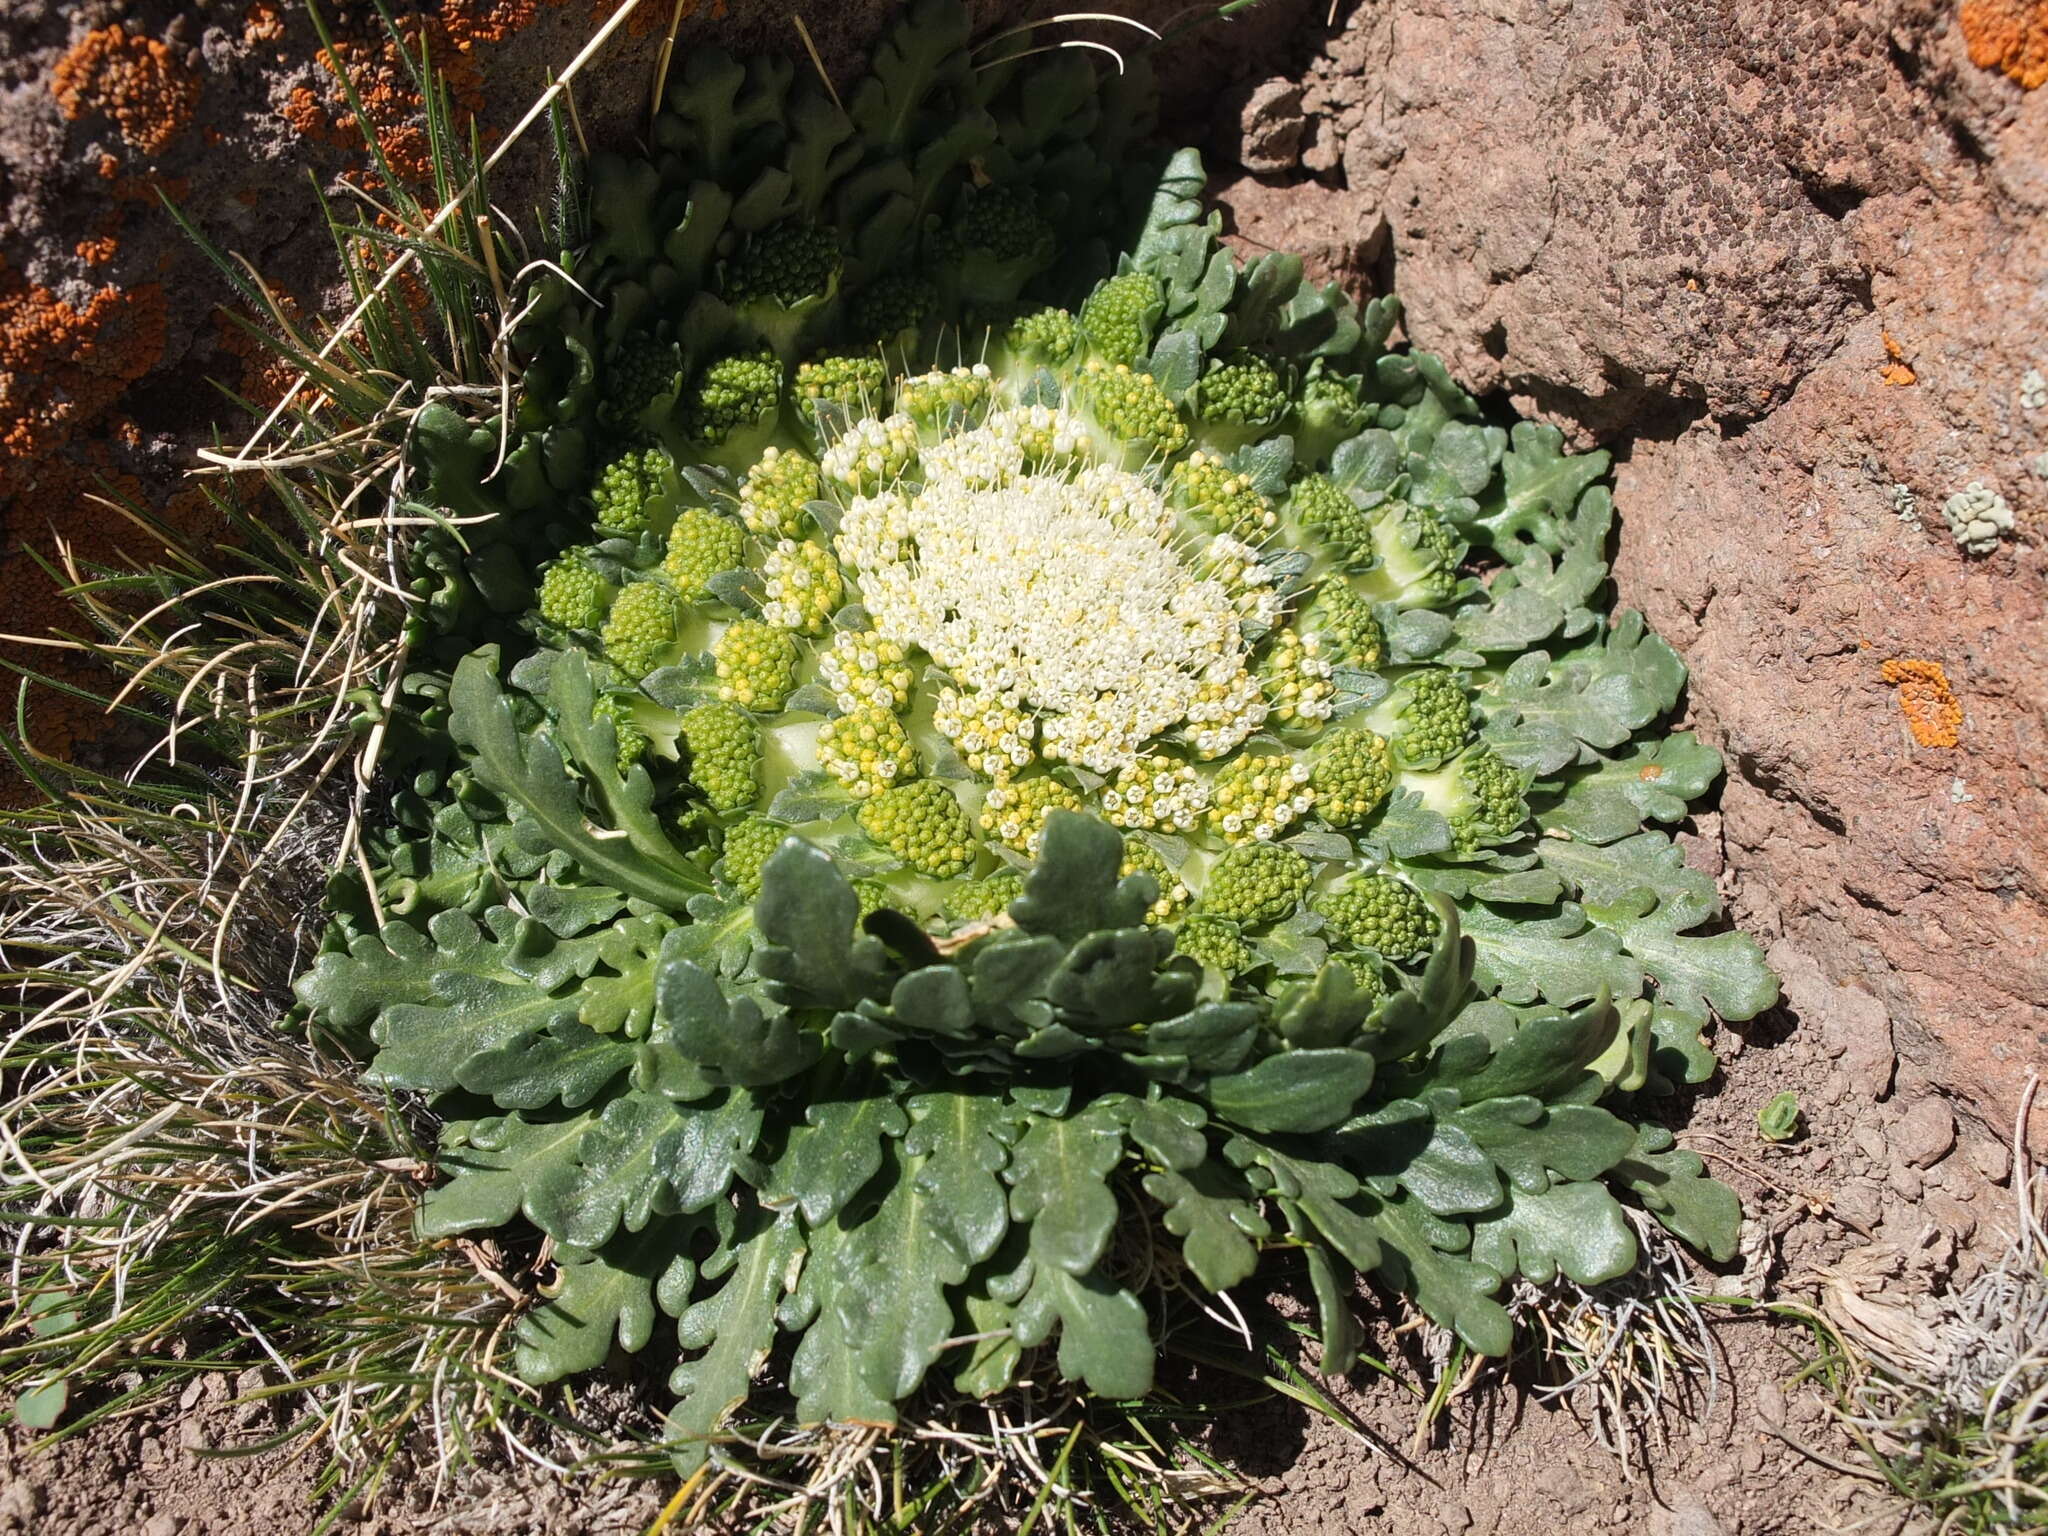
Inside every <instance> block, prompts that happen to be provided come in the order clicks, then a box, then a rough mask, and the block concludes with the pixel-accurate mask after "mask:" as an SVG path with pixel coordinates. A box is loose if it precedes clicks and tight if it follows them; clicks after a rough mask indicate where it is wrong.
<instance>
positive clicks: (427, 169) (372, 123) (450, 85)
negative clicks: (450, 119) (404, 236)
mask: <svg viewBox="0 0 2048 1536" xmlns="http://www.w3.org/2000/svg"><path fill="white" fill-rule="evenodd" d="M540 3H541V0H445V3H444V4H443V5H442V6H441V7H440V8H439V9H438V10H436V11H433V12H430V13H427V14H415V15H410V16H403V17H400V18H398V36H397V37H395V38H394V37H392V36H390V35H389V34H388V33H387V32H385V31H383V30H382V29H380V30H379V31H378V32H376V33H374V34H372V35H370V36H368V37H363V38H337V39H335V42H334V45H333V47H332V48H329V49H323V50H322V51H321V54H320V62H321V63H322V65H324V66H325V67H326V69H327V72H328V73H329V74H330V75H333V76H336V77H337V78H338V79H346V80H347V82H348V84H349V87H350V89H351V90H352V91H353V92H354V93H355V99H356V101H357V102H359V103H360V104H361V107H362V115H363V117H364V118H366V119H367V120H368V126H369V129H370V132H371V134H372V135H373V136H374V137H375V138H376V140H377V148H378V150H379V151H380V152H381V153H382V155H383V157H384V160H385V163H386V164H388V165H389V166H390V167H391V170H392V173H393V174H394V175H395V176H397V177H398V178H399V179H400V180H402V181H407V182H424V181H426V180H427V179H428V178H429V177H430V175H431V174H432V170H433V165H432V160H431V156H430V153H429V149H428V145H427V136H426V133H425V131H424V130H423V129H422V127H421V125H420V122H419V114H420V96H419V92H418V91H417V90H416V89H414V87H413V83H412V72H413V69H414V67H415V65H414V64H413V63H412V62H409V60H408V55H410V59H411V60H412V61H416V60H417V59H418V58H419V57H420V54H421V51H422V49H424V50H425V52H426V55H427V57H429V58H431V59H432V60H433V61H434V65H435V68H436V69H437V70H438V71H439V73H440V75H441V79H442V81H443V83H444V84H445V85H446V87H447V90H448V96H449V99H450V100H451V101H453V102H454V104H455V106H456V108H457V113H458V117H459V119H460V121H458V124H457V126H458V127H460V128H463V129H465V130H466V129H467V127H468V120H469V118H470V117H472V116H474V115H475V114H477V113H480V112H481V111H483V108H484V85H483V69H482V63H481V61H480V59H479V58H478V50H479V49H480V48H482V47H485V46H488V45H490V44H493V43H501V42H503V41H505V39H507V38H509V37H511V36H512V35H513V34H514V33H516V32H518V31H520V30H521V29H522V28H525V27H528V26H531V25H532V24H533V21H534V19H535V18H536V17H537V16H538V15H539V9H540ZM546 3H547V4H549V5H559V4H560V3H561V0H546ZM296 95H297V93H294V96H295V97H296ZM285 112H286V117H287V119H288V120H290V121H292V122H293V125H294V126H295V127H301V125H302V124H304V125H307V126H303V127H301V131H304V132H314V133H315V134H316V136H318V132H317V129H316V128H315V127H314V126H312V125H313V117H312V114H311V112H310V111H308V110H307V107H306V105H305V104H304V103H303V102H299V101H296V100H295V101H294V102H292V103H290V104H288V105H287V107H286V108H285ZM332 123H333V127H334V128H335V129H336V130H337V131H338V132H339V133H340V134H342V135H348V134H359V133H360V132H361V127H360V125H359V124H358V123H357V121H356V115H355V113H354V112H353V111H350V110H347V109H345V108H343V107H341V106H339V105H336V106H334V107H333V108H332Z"/></svg>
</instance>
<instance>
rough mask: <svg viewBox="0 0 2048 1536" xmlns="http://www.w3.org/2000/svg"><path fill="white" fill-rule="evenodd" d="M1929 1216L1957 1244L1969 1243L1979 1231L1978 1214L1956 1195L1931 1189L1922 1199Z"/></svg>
mask: <svg viewBox="0 0 2048 1536" xmlns="http://www.w3.org/2000/svg"><path fill="white" fill-rule="evenodd" d="M1922 1203H1923V1204H1924V1205H1925V1206H1926V1209H1927V1214H1928V1215H1929V1216H1932V1217H1933V1218H1934V1219H1935V1221H1936V1222H1938V1223H1939V1224H1940V1226H1941V1228H1942V1230H1943V1231H1945V1232H1947V1233H1948V1234H1949V1235H1950V1236H1951V1237H1953V1238H1954V1239H1955V1240H1956V1242H1957V1243H1959V1244H1960V1243H1967V1242H1968V1241H1969V1240H1970V1238H1971V1236H1972V1235H1974V1234H1975V1232H1976V1230H1977V1213H1976V1212H1975V1211H1973V1210H1971V1209H1970V1208H1969V1206H1967V1205H1965V1204H1964V1203H1963V1202H1962V1201H1960V1200H1958V1199H1957V1198H1956V1197H1955V1196H1954V1195H1951V1194H1948V1193H1947V1192H1946V1191H1943V1190H1939V1189H1930V1190H1928V1191H1926V1192H1925V1194H1924V1195H1923V1197H1922Z"/></svg>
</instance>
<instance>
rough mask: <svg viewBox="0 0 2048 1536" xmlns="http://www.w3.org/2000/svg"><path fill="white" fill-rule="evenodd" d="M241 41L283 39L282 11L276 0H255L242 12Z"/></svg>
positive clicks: (276, 41) (258, 41) (256, 41)
mask: <svg viewBox="0 0 2048 1536" xmlns="http://www.w3.org/2000/svg"><path fill="white" fill-rule="evenodd" d="M242 41H243V42H244V43H250V44H253V43H278V42H282V41H284V12H283V11H281V10H279V9H278V6H277V0H255V3H254V4H252V5H251V6H250V7H249V9H248V10H246V11H244V12H243V13H242Z"/></svg>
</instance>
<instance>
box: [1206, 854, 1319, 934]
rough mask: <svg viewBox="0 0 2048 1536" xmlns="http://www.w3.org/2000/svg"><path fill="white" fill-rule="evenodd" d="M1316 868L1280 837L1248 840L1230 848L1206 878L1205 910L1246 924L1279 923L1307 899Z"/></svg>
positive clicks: (1249, 926) (1250, 925) (1253, 925)
mask: <svg viewBox="0 0 2048 1536" xmlns="http://www.w3.org/2000/svg"><path fill="white" fill-rule="evenodd" d="M1314 876H1315V871H1314V869H1313V868H1312V867H1311V866H1310V864H1309V862H1308V860H1307V859H1305V858H1303V857H1302V856H1301V855H1300V854H1298V853H1296V852H1295V851H1294V850H1293V849H1292V848H1282V847H1281V846H1280V845H1279V844H1277V843H1245V844H1242V845H1240V846H1238V847H1235V848H1231V849H1228V850H1226V851H1225V853H1224V855H1223V857H1222V858H1220V859H1218V860H1217V861H1216V864H1215V867H1214V868H1213V869H1211V870H1210V871H1209V877H1208V879H1207V880H1205V881H1204V882H1203V884H1202V910H1203V911H1204V912H1207V913H1210V914H1211V915H1213V916H1216V917H1227V918H1229V919H1230V920H1231V921H1232V922H1234V923H1236V924H1237V925H1238V926H1239V927H1240V928H1256V927H1261V926H1263V925H1265V924H1267V923H1277V922H1278V921H1280V919H1281V918H1283V917H1286V916H1287V915H1288V914H1290V913H1291V912H1293V911H1294V910H1295V908H1296V907H1298V906H1300V905H1301V899H1302V897H1304V896H1306V895H1307V894H1308V888H1309V883H1310V881H1311V880H1313V879H1314Z"/></svg>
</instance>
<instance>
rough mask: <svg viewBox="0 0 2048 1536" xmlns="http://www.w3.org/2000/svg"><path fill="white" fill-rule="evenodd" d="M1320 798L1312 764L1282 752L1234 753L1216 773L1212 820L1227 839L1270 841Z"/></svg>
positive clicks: (1212, 798)
mask: <svg viewBox="0 0 2048 1536" xmlns="http://www.w3.org/2000/svg"><path fill="white" fill-rule="evenodd" d="M1315 803H1316V797H1315V791H1314V790H1313V789H1312V788H1310V787H1309V765H1308V764H1306V763H1303V762H1297V761H1296V760H1295V759H1294V758H1292V757H1280V756H1269V757H1253V756H1250V755H1247V756H1244V757H1238V758H1233V759H1231V761H1229V762H1228V763H1226V764H1224V765H1223V769H1222V771H1221V772H1220V773H1218V774H1217V775H1216V782H1215V790H1214V793H1213V794H1212V796H1211V799H1210V803H1209V826H1210V829H1211V830H1212V831H1214V832H1215V833H1216V834H1217V835H1218V836H1220V837H1222V838H1223V839H1224V841H1226V842H1231V843H1252V842H1270V841H1272V840H1273V839H1274V838H1276V837H1278V836H1279V835H1280V834H1281V833H1283V832H1285V831H1286V830H1287V829H1288V828H1289V827H1291V826H1293V825H1294V823H1295V822H1297V821H1299V820H1300V819H1301V818H1302V817H1303V816H1305V815H1307V814H1308V811H1309V808H1310V807H1311V806H1313V805H1314V804H1315Z"/></svg>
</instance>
